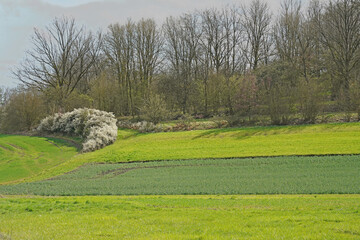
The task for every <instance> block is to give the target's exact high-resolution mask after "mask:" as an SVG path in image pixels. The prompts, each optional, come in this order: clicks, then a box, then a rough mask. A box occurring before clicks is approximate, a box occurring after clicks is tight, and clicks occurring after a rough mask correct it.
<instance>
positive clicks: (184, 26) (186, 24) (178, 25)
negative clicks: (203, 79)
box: [163, 14, 201, 113]
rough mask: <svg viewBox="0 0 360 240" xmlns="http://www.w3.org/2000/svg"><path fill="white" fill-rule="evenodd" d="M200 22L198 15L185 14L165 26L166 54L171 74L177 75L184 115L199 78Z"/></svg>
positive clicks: (167, 21) (167, 22) (168, 21)
mask: <svg viewBox="0 0 360 240" xmlns="http://www.w3.org/2000/svg"><path fill="white" fill-rule="evenodd" d="M198 22H199V19H198V16H197V15H195V14H184V15H183V16H181V17H179V18H173V17H170V18H168V19H167V20H166V22H165V24H164V26H163V29H164V34H165V39H166V51H165V54H166V58H167V59H168V61H169V67H170V69H171V70H170V72H172V74H174V75H175V79H176V82H175V83H176V84H177V85H178V88H177V89H178V94H179V100H180V102H181V110H182V112H183V113H186V111H187V108H188V102H189V98H190V94H191V91H192V90H193V87H194V82H195V81H196V80H197V78H198V66H199V51H200V37H201V30H200V29H199V27H198V26H199V24H198Z"/></svg>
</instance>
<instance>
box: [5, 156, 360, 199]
mask: <svg viewBox="0 0 360 240" xmlns="http://www.w3.org/2000/svg"><path fill="white" fill-rule="evenodd" d="M359 173H360V156H359V155H356V156H322V157H320V156H317V157H273V158H244V159H208V160H186V161H176V160H174V161H157V162H141V163H139V162H138V163H136V162H135V163H125V164H88V165H85V166H83V167H81V168H79V169H78V170H77V171H73V172H71V173H69V174H65V175H62V176H59V177H56V178H53V179H51V180H45V181H40V182H33V183H23V184H18V185H9V186H0V194H30V195H34V194H35V195H75V196H76V195H144V194H145V195H149V194H150V195H151V194H155V195H159V194H162V195H168V194H171V195H174V194H175V195H179V194H186V195H189V194H190V195H191V194H195V195H196V194H314V193H315V194H321V193H322V194H324V193H360V187H359V186H360V174H359Z"/></svg>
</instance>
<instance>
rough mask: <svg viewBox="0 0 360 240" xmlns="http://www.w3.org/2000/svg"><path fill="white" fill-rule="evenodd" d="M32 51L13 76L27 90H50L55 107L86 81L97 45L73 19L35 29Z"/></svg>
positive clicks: (97, 50) (94, 58)
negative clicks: (54, 95)
mask: <svg viewBox="0 0 360 240" xmlns="http://www.w3.org/2000/svg"><path fill="white" fill-rule="evenodd" d="M32 40H33V49H32V50H29V51H27V56H26V59H25V61H23V62H22V63H21V64H20V66H19V67H17V68H16V69H15V71H14V72H13V73H14V76H15V77H16V78H17V79H18V80H20V81H21V82H22V83H24V84H25V85H26V86H28V87H35V88H37V89H39V90H41V91H44V90H46V89H49V88H52V89H56V92H57V93H58V94H59V96H58V99H59V103H58V104H59V105H60V106H61V105H62V102H63V100H64V99H65V98H66V97H68V96H69V95H70V94H71V93H72V92H73V91H74V89H75V88H76V86H77V85H78V84H79V83H80V82H81V81H82V80H84V79H85V78H86V77H87V74H88V73H89V71H90V69H91V68H92V66H93V64H94V62H95V60H96V57H97V53H98V52H99V51H100V44H98V43H96V42H94V39H93V36H92V34H91V33H89V32H87V31H86V30H85V28H84V27H78V26H76V24H75V20H74V19H67V18H55V20H54V21H53V23H52V24H51V25H50V26H48V27H46V29H45V30H44V31H42V30H39V29H35V34H34V36H33V39H32Z"/></svg>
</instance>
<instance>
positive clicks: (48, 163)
mask: <svg viewBox="0 0 360 240" xmlns="http://www.w3.org/2000/svg"><path fill="white" fill-rule="evenodd" d="M75 154H77V149H76V147H74V146H72V145H70V144H69V143H68V142H66V141H64V140H60V139H55V138H43V137H28V136H14V135H0V184H2V183H6V182H11V181H17V180H21V179H26V178H28V177H31V176H36V175H38V174H40V173H42V172H44V171H46V170H48V169H50V168H52V167H55V166H57V165H59V164H61V163H64V162H65V161H68V160H69V159H70V158H71V157H73V156H74V155H75Z"/></svg>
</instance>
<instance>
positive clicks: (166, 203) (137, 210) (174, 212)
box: [0, 195, 360, 240]
mask: <svg viewBox="0 0 360 240" xmlns="http://www.w3.org/2000/svg"><path fill="white" fill-rule="evenodd" d="M0 203H1V204H0V234H1V235H0V239H1V236H3V237H2V238H3V239H86V240H88V239H359V238H360V225H359V222H360V214H359V209H360V195H341V196H339V195H305V196H303V195H297V196H291V195H290V196H288V195H272V196H137V197H55V198H54V197H51V198H43V197H36V198H34V197H26V198H23V197H20V198H19V197H6V198H3V199H0ZM10 237H11V238H10Z"/></svg>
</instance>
